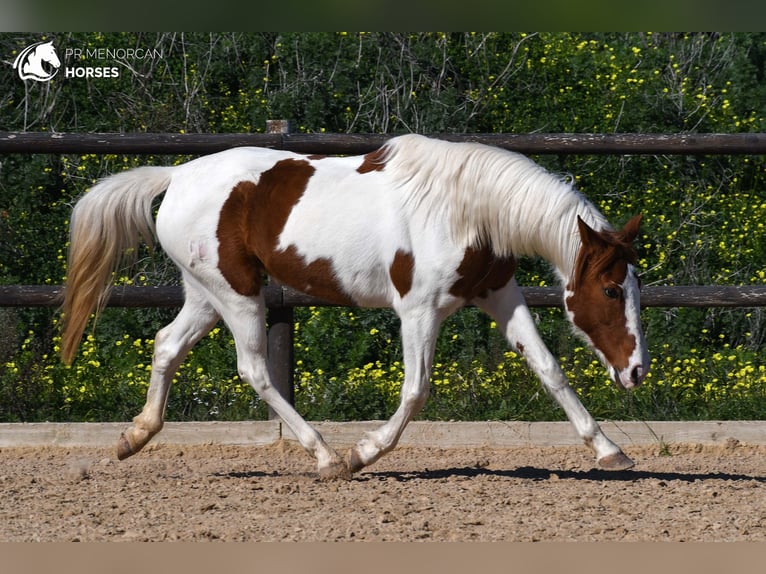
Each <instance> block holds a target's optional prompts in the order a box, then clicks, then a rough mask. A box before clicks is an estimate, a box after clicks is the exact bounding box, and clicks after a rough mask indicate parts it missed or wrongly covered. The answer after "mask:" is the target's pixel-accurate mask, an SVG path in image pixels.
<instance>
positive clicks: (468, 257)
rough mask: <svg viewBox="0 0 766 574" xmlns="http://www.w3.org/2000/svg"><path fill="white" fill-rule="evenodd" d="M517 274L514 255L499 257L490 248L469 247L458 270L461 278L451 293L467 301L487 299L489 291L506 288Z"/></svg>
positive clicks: (451, 289)
mask: <svg viewBox="0 0 766 574" xmlns="http://www.w3.org/2000/svg"><path fill="white" fill-rule="evenodd" d="M515 272H516V259H515V258H514V257H513V256H512V255H510V256H508V257H498V256H496V255H495V254H494V253H492V249H490V248H489V247H486V246H485V247H482V248H480V249H476V248H474V247H468V248H466V250H465V252H464V254H463V260H462V261H461V262H460V265H459V266H458V268H457V274H458V276H459V278H458V280H457V281H455V283H454V284H453V285H452V287H450V290H449V292H450V293H451V294H452V295H454V296H455V297H461V298H462V299H465V300H466V301H470V300H472V299H475V298H476V297H486V296H487V294H488V292H489V291H496V290H498V289H501V288H502V287H505V285H507V284H508V281H510V280H511V278H512V277H513V274H514V273H515Z"/></svg>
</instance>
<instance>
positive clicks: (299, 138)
mask: <svg viewBox="0 0 766 574" xmlns="http://www.w3.org/2000/svg"><path fill="white" fill-rule="evenodd" d="M432 136H433V137H437V138H441V139H445V140H449V141H472V142H480V143H485V144H489V145H494V146H497V147H501V148H504V149H509V150H513V151H517V152H520V153H526V154H600V155H603V154H644V155H646V154H650V155H654V154H657V155H661V154H671V155H725V154H735V155H738V154H754V155H758V154H766V134H764V133H749V134H692V133H684V134H567V133H562V134H432ZM390 138H391V135H390V134H389V135H384V134H327V133H325V134H299V133H288V132H280V133H248V134H172V133H155V134H148V133H128V134H99V133H92V134H74V133H40V132H0V153H52V154H63V153H97V154H106V153H114V154H172V155H183V154H208V153H213V152H217V151H222V150H225V149H229V148H231V147H237V146H258V147H268V148H274V149H284V150H290V151H295V152H298V153H309V154H311V153H314V154H327V155H335V154H337V155H354V154H364V153H367V152H370V151H373V150H375V149H377V148H378V147H380V146H381V145H382V144H383V143H384V142H385V141H386V140H388V139H390Z"/></svg>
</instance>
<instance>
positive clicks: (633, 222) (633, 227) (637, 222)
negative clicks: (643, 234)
mask: <svg viewBox="0 0 766 574" xmlns="http://www.w3.org/2000/svg"><path fill="white" fill-rule="evenodd" d="M643 217H644V214H643V213H639V214H637V215H634V216H633V217H631V218H630V220H629V221H628V222H627V223H626V224H625V225H624V227H623V228H622V231H621V232H620V235H622V237H623V239H624V241H625V243H633V241H634V240H635V239H636V237H638V230H639V227H640V226H641V218H643Z"/></svg>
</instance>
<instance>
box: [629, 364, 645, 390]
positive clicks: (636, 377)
mask: <svg viewBox="0 0 766 574" xmlns="http://www.w3.org/2000/svg"><path fill="white" fill-rule="evenodd" d="M643 374H644V370H643V369H642V368H641V367H634V368H633V370H632V371H631V372H630V378H631V380H632V381H633V384H634V385H636V386H638V385H640V384H641V381H642V380H643V379H642V377H641V375H643Z"/></svg>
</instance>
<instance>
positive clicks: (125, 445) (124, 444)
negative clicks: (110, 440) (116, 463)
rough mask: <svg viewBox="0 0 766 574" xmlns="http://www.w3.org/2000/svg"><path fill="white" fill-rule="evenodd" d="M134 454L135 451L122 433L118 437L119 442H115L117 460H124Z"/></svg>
mask: <svg viewBox="0 0 766 574" xmlns="http://www.w3.org/2000/svg"><path fill="white" fill-rule="evenodd" d="M134 454H136V451H134V450H133V447H132V446H130V441H128V437H127V436H125V433H122V434H121V435H120V440H118V441H117V458H118V459H119V460H125V459H126V458H128V457H129V456H133V455H134Z"/></svg>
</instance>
